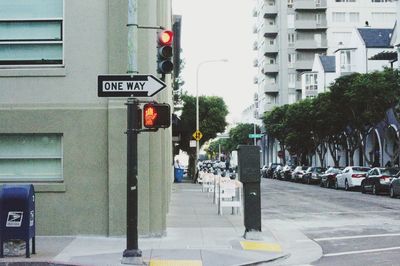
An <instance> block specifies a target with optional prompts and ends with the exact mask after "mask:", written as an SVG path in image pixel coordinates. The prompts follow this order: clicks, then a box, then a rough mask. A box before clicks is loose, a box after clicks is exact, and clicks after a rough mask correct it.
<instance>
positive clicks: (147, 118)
mask: <svg viewBox="0 0 400 266" xmlns="http://www.w3.org/2000/svg"><path fill="white" fill-rule="evenodd" d="M143 125H144V127H146V128H167V127H169V126H170V125H171V108H170V106H169V104H166V103H147V104H145V105H144V107H143Z"/></svg>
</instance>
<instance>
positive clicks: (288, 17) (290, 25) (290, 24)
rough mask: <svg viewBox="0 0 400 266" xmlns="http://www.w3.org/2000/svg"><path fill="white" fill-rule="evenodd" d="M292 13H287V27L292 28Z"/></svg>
mask: <svg viewBox="0 0 400 266" xmlns="http://www.w3.org/2000/svg"><path fill="white" fill-rule="evenodd" d="M294 18H295V17H294V14H288V15H287V23H288V24H287V25H288V29H294Z"/></svg>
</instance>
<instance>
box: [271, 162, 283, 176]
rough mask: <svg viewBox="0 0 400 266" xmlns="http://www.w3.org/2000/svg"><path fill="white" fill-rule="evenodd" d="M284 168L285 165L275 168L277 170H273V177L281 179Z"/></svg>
mask: <svg viewBox="0 0 400 266" xmlns="http://www.w3.org/2000/svg"><path fill="white" fill-rule="evenodd" d="M282 169H283V166H282V165H278V166H277V167H276V168H275V170H274V172H273V174H272V175H273V177H272V178H274V179H281V178H282V177H281V174H282Z"/></svg>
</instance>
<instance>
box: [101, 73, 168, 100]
mask: <svg viewBox="0 0 400 266" xmlns="http://www.w3.org/2000/svg"><path fill="white" fill-rule="evenodd" d="M165 87H166V85H165V83H164V82H162V81H161V80H159V79H158V78H156V77H154V76H153V75H99V76H98V78H97V90H98V91H97V95H98V96H99V97H152V96H154V95H155V94H157V93H158V92H159V91H161V90H162V89H164V88H165Z"/></svg>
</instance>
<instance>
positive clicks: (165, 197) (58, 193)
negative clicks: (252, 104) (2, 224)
mask: <svg viewBox="0 0 400 266" xmlns="http://www.w3.org/2000/svg"><path fill="white" fill-rule="evenodd" d="M138 2H139V9H138V10H139V24H140V23H143V24H144V25H156V24H157V23H161V22H163V25H164V26H170V23H169V22H168V23H167V22H166V21H170V3H169V2H170V1H158V0H139V1H138ZM127 5H128V1H122V0H118V1H115V0H86V1H84V2H82V1H78V0H68V1H65V22H64V23H65V24H64V40H65V45H64V54H65V67H61V68H51V69H49V68H35V69H32V68H25V69H21V68H16V69H0V109H1V112H0V124H1V126H0V133H61V134H63V167H64V169H63V176H64V183H57V184H54V183H45V184H35V189H36V190H37V202H36V204H37V205H36V208H37V220H36V222H37V234H38V235H77V234H81V235H82V234H84V235H88V234H89V235H117V236H118V235H125V228H126V164H127V162H126V135H125V134H124V132H125V131H126V119H127V118H126V106H125V104H124V103H125V101H126V99H119V98H118V99H107V98H98V97H97V75H100V74H124V73H126V70H127V53H128V51H127V27H126V24H127V14H128V11H127V10H128V9H127ZM160 14H164V15H163V16H162V17H160V18H158V16H159V15H160ZM155 40H156V31H155V30H152V31H139V40H138V43H139V44H138V55H139V57H138V64H139V70H140V73H141V74H153V75H156V73H155V71H156V68H155V63H156V48H155V47H156V41H155ZM169 82H170V80H169V79H168V78H167V83H169ZM171 95H172V93H171V88H170V87H168V88H167V89H165V90H164V91H163V92H161V93H159V95H157V97H156V99H157V100H159V101H160V102H168V103H171ZM138 154H139V176H138V179H139V234H140V235H163V234H164V233H165V227H166V212H167V206H168V203H169V195H170V189H171V180H172V178H171V174H172V151H171V129H166V130H160V131H159V132H157V133H141V134H140V135H139V144H138Z"/></svg>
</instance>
